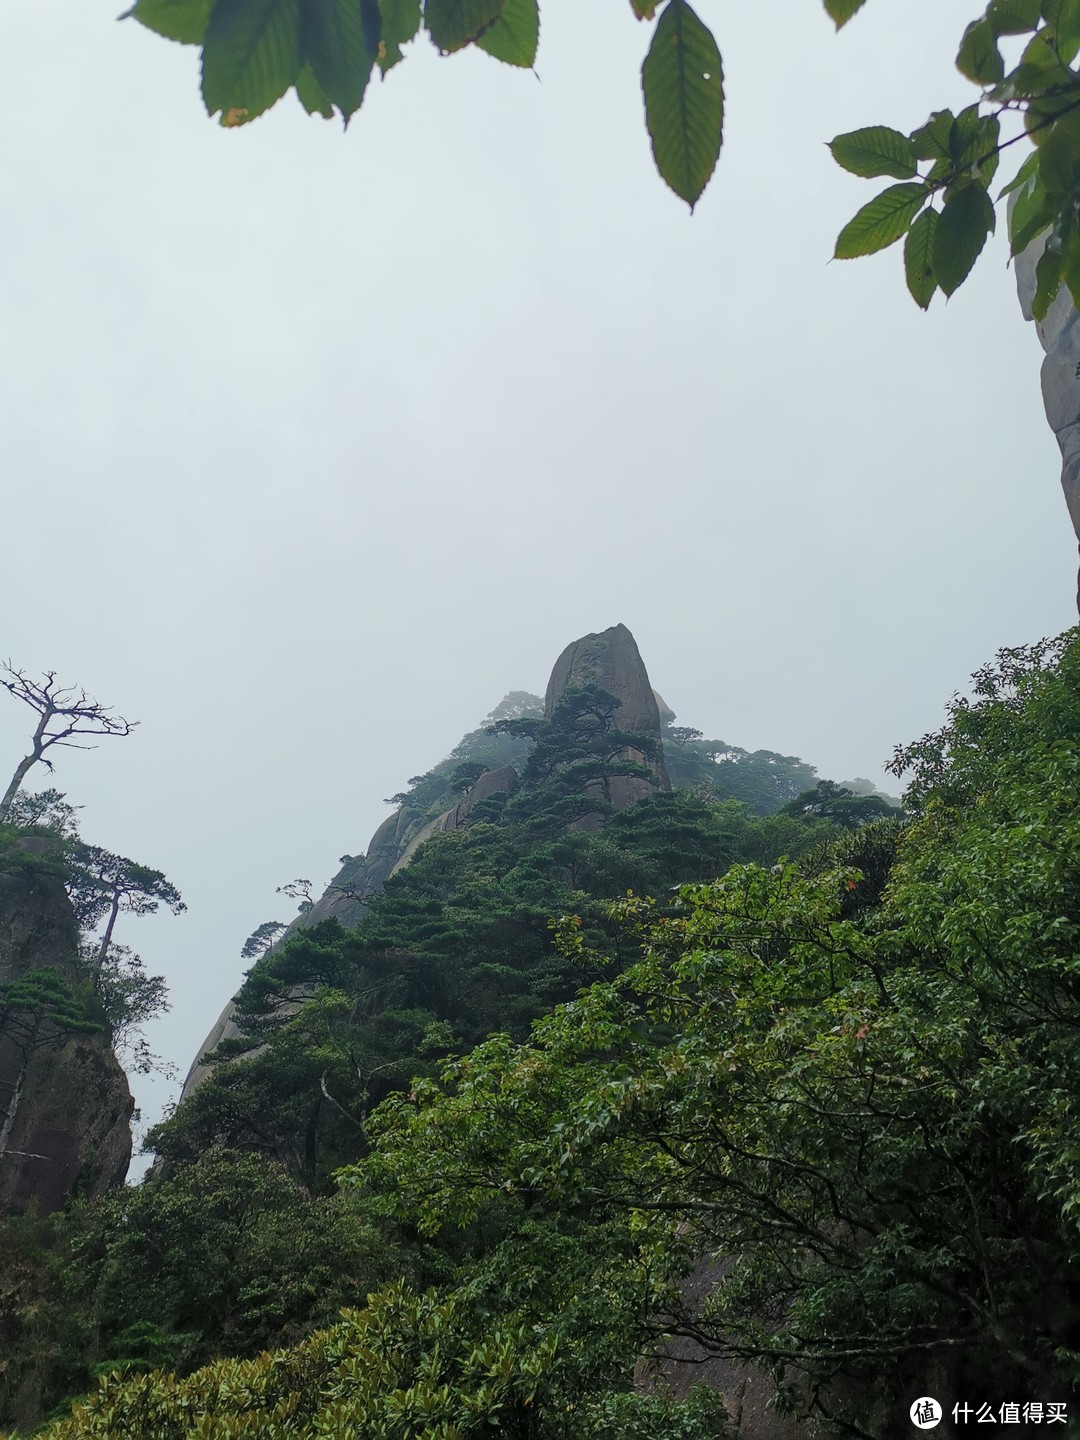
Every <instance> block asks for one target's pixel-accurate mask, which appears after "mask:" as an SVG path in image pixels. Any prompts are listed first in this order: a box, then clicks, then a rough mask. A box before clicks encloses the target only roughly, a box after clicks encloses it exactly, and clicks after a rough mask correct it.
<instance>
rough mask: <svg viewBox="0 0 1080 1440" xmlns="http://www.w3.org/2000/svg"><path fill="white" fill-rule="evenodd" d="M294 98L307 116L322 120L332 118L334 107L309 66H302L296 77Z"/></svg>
mask: <svg viewBox="0 0 1080 1440" xmlns="http://www.w3.org/2000/svg"><path fill="white" fill-rule="evenodd" d="M296 98H297V99H298V100H299V101H300V104H301V105H302V106H303V107H304V109H305V110H306V111H307V113H308V114H309V115H321V116H322V117H323V119H324V120H332V119H333V118H334V114H335V111H334V105H333V102H332V101H331V99H330V97H329V95H327V93H326V91H325V90H323V88H322V86H321V85H320V84H319V82H318V81H317V80H316V79H315V76H314V74H313V73H312V69H311V66H310V65H302V66H301V67H300V74H299V75H297V77H296Z"/></svg>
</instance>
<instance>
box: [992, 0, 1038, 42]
mask: <svg viewBox="0 0 1080 1440" xmlns="http://www.w3.org/2000/svg"><path fill="white" fill-rule="evenodd" d="M986 18H987V19H988V20H989V22H990V24H991V25H992V26H993V30H994V34H995V35H1026V34H1027V32H1028V31H1029V30H1035V29H1036V28H1037V27H1038V24H1039V0H990V4H989V6H988V7H987V11H986Z"/></svg>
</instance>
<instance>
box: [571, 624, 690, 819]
mask: <svg viewBox="0 0 1080 1440" xmlns="http://www.w3.org/2000/svg"><path fill="white" fill-rule="evenodd" d="M584 685H598V686H599V687H600V689H601V690H606V691H607V693H608V694H609V695H613V696H614V697H615V699H616V700H618V702H619V708H618V710H617V711H616V712H615V715H614V722H615V726H616V728H617V729H619V730H628V731H631V732H633V733H634V734H636V735H644V736H647V737H648V738H649V739H651V740H655V741H656V751H657V757H658V758H657V759H655V760H649V759H647V758H646V756H645V754H644V753H643V752H642V751H641V750H638V749H637V748H634V747H628V748H627V749H625V750H623V751H622V752H620V754H619V756H618V758H619V759H622V760H631V761H635V762H636V763H637V764H639V765H648V766H649V768H650V769H651V770H652V772H653V776H654V778H653V779H651V780H649V779H646V777H645V776H643V775H641V776H638V775H617V776H612V778H611V779H610V780H609V781H608V790H609V793H608V798H609V799H610V801H611V803H612V804H613V805H614V806H615V808H616V810H624V809H625V808H626V806H627V805H631V804H633V802H634V801H635V800H643V799H645V798H646V797H647V796H649V795H654V794H655V793H656V792H657V791H658V790H670V789H671V782H670V780H669V779H668V775H667V770H666V769H665V768H664V762H663V758H662V756H663V745H662V742H661V731H660V708H659V706H658V705H657V703H656V701H657V697H656V693H655V692H654V690H653V688H652V685H651V684H650V682H649V672H648V671H647V670H646V669H645V662H644V661H643V660H642V658H641V653H640V651H639V650H638V647H637V641H636V640H635V639H634V637H633V635H632V634H631V633H630V631H629V630H628V629H627V628H626V626H625V625H612V626H611V628H610V629H609V630H601V631H600V633H599V634H598V635H583V636H582V637H581V639H580V640H574V641H572V642H571V643H570V644H569V645H567V647H566V649H565V650H564V651H563V652H562V654H561V655H560V656H559V658H558V660H556V661H555V668H554V670H552V672H551V679H550V680H549V681H548V687H547V693H546V695H545V696H544V716H545V718H546V719H548V720H550V719H551V717H552V715H553V714H554V711H555V706H556V705H557V704H558V702H559V701H560V699H561V698H562V697H563V695H565V694H566V692H567V691H568V690H575V689H578V688H579V687H581V686H584ZM592 828H595V827H592Z"/></svg>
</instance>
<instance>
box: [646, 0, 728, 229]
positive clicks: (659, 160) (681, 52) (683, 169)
mask: <svg viewBox="0 0 1080 1440" xmlns="http://www.w3.org/2000/svg"><path fill="white" fill-rule="evenodd" d="M641 87H642V91H643V92H644V96H645V123H646V125H647V126H648V130H649V138H650V139H651V141H652V151H653V158H654V159H655V161H656V168H657V170H659V172H660V175H661V178H662V179H663V180H664V181H665V182H666V183H667V184H668V185H669V186H670V187H671V189H672V190H674V192H675V194H676V195H678V196H679V198H680V199H682V200H685V201H686V203H687V204H688V205H689V206H690V209H691V210H693V208H694V206H695V205H696V204H697V202H698V200H699V199H700V197H701V193H702V191H703V190H704V189H705V186H706V185H707V184H708V183H709V177H710V176H711V175H712V172H713V170H714V169H715V168H716V162H717V159H718V158H719V155H720V146H721V143H722V140H723V127H724V77H723V71H722V68H721V63H720V51H719V50H718V49H717V46H716V41H715V40H714V39H713V36H712V32H711V31H710V30H709V29H708V27H707V26H706V25H704V24H702V22H701V20H700V19H699V18H698V17H697V15H696V14H695V13H694V11H693V10H692V9H691V7H690V6H689V5H688V4H687V3H686V0H669V3H668V6H667V9H666V10H664V12H663V14H662V15H661V16H660V19H659V21H658V22H657V26H656V30H655V31H654V33H653V38H652V44H651V45H650V46H649V53H648V54H647V55H646V57H645V61H644V64H643V65H642V67H641Z"/></svg>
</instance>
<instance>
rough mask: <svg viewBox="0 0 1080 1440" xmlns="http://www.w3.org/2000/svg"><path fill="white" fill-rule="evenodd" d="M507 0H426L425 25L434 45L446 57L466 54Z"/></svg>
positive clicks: (493, 20)
mask: <svg viewBox="0 0 1080 1440" xmlns="http://www.w3.org/2000/svg"><path fill="white" fill-rule="evenodd" d="M505 5H506V0H427V3H426V4H425V6H424V23H425V24H426V26H427V32H428V34H429V35H430V36H431V43H432V44H433V45H434V46H435V47H436V49H438V50H441V51H442V53H443V54H444V55H450V54H452V53H453V52H454V51H455V50H463V49H464V48H465V46H466V45H471V44H472V43H473V41H474V40H477V39H479V37H480V36H481V35H482V34H483V33H484V31H485V30H486V29H487V28H488V26H489V25H493V24H494V23H495V21H496V20H497V19H498V18H499V16H500V15H501V14H502V12H503V9H504V7H505Z"/></svg>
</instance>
